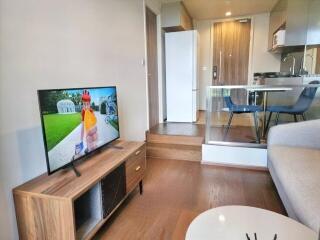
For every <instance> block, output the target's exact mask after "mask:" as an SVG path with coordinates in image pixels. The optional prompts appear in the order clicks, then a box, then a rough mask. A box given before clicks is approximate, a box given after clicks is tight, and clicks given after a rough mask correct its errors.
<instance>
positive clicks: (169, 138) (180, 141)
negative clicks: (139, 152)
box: [146, 132, 204, 146]
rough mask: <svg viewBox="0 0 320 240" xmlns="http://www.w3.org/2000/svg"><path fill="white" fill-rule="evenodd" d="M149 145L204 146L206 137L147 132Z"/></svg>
mask: <svg viewBox="0 0 320 240" xmlns="http://www.w3.org/2000/svg"><path fill="white" fill-rule="evenodd" d="M146 138H147V142H148V143H165V144H175V145H188V146H202V144H203V143H204V137H201V136H182V135H165V134H154V133H149V132H147V137H146Z"/></svg>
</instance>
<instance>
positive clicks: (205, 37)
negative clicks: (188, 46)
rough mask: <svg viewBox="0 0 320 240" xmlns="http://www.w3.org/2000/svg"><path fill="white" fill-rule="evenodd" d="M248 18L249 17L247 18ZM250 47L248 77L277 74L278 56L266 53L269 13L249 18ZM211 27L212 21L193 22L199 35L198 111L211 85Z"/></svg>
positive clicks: (204, 103)
mask: <svg viewBox="0 0 320 240" xmlns="http://www.w3.org/2000/svg"><path fill="white" fill-rule="evenodd" d="M249 17H250V16H249ZM251 19H252V46H251V59H250V64H249V72H250V76H252V77H250V78H249V79H248V82H249V83H250V82H251V80H252V79H253V73H254V72H279V71H280V56H279V55H274V54H272V53H269V52H268V34H269V13H263V14H257V15H253V16H251ZM212 25H213V20H201V21H194V26H195V29H196V30H198V31H199V34H200V60H199V61H200V63H199V67H200V69H199V72H200V79H199V81H200V109H201V110H205V109H206V87H207V86H210V85H211V83H212V54H213V52H212V51H213V50H212Z"/></svg>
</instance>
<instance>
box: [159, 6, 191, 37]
mask: <svg viewBox="0 0 320 240" xmlns="http://www.w3.org/2000/svg"><path fill="white" fill-rule="evenodd" d="M161 26H162V28H163V29H164V30H165V31H166V32H176V31H185V30H192V29H193V23H192V18H191V17H190V15H189V13H188V11H187V9H186V8H185V6H184V5H183V3H182V2H173V3H167V4H163V5H162V9H161Z"/></svg>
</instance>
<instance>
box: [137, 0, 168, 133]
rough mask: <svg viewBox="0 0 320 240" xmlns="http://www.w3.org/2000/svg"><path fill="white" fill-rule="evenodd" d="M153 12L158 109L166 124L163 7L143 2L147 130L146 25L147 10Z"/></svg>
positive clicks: (160, 117)
mask: <svg viewBox="0 0 320 240" xmlns="http://www.w3.org/2000/svg"><path fill="white" fill-rule="evenodd" d="M147 8H148V9H149V10H151V11H152V12H153V13H154V14H155V15H156V16H157V48H158V49H157V60H158V104H159V106H158V109H159V123H163V122H164V106H163V101H164V99H163V94H164V91H165V90H164V84H163V82H164V71H163V58H164V56H163V53H162V52H163V51H162V49H163V44H162V28H161V12H160V11H161V5H160V6H159V7H158V9H157V6H153V5H152V4H150V3H149V1H148V2H147V1H146V0H144V1H143V16H144V41H145V56H144V59H143V60H142V65H144V67H145V81H146V102H147V116H146V118H147V129H150V123H149V90H148V89H149V88H148V87H149V83H148V57H147V54H148V53H147V50H148V48H147V47H148V46H147V28H146V27H147V23H146V9H147Z"/></svg>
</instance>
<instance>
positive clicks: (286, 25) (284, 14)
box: [269, 0, 311, 50]
mask: <svg viewBox="0 0 320 240" xmlns="http://www.w3.org/2000/svg"><path fill="white" fill-rule="evenodd" d="M310 1H311V0H279V2H278V3H277V4H276V5H275V7H274V8H273V10H272V11H271V13H270V28H269V31H270V32H269V49H270V50H275V49H277V48H286V47H298V46H304V45H305V44H306V42H307V28H308V11H309V5H310ZM279 33H281V34H279Z"/></svg>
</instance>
